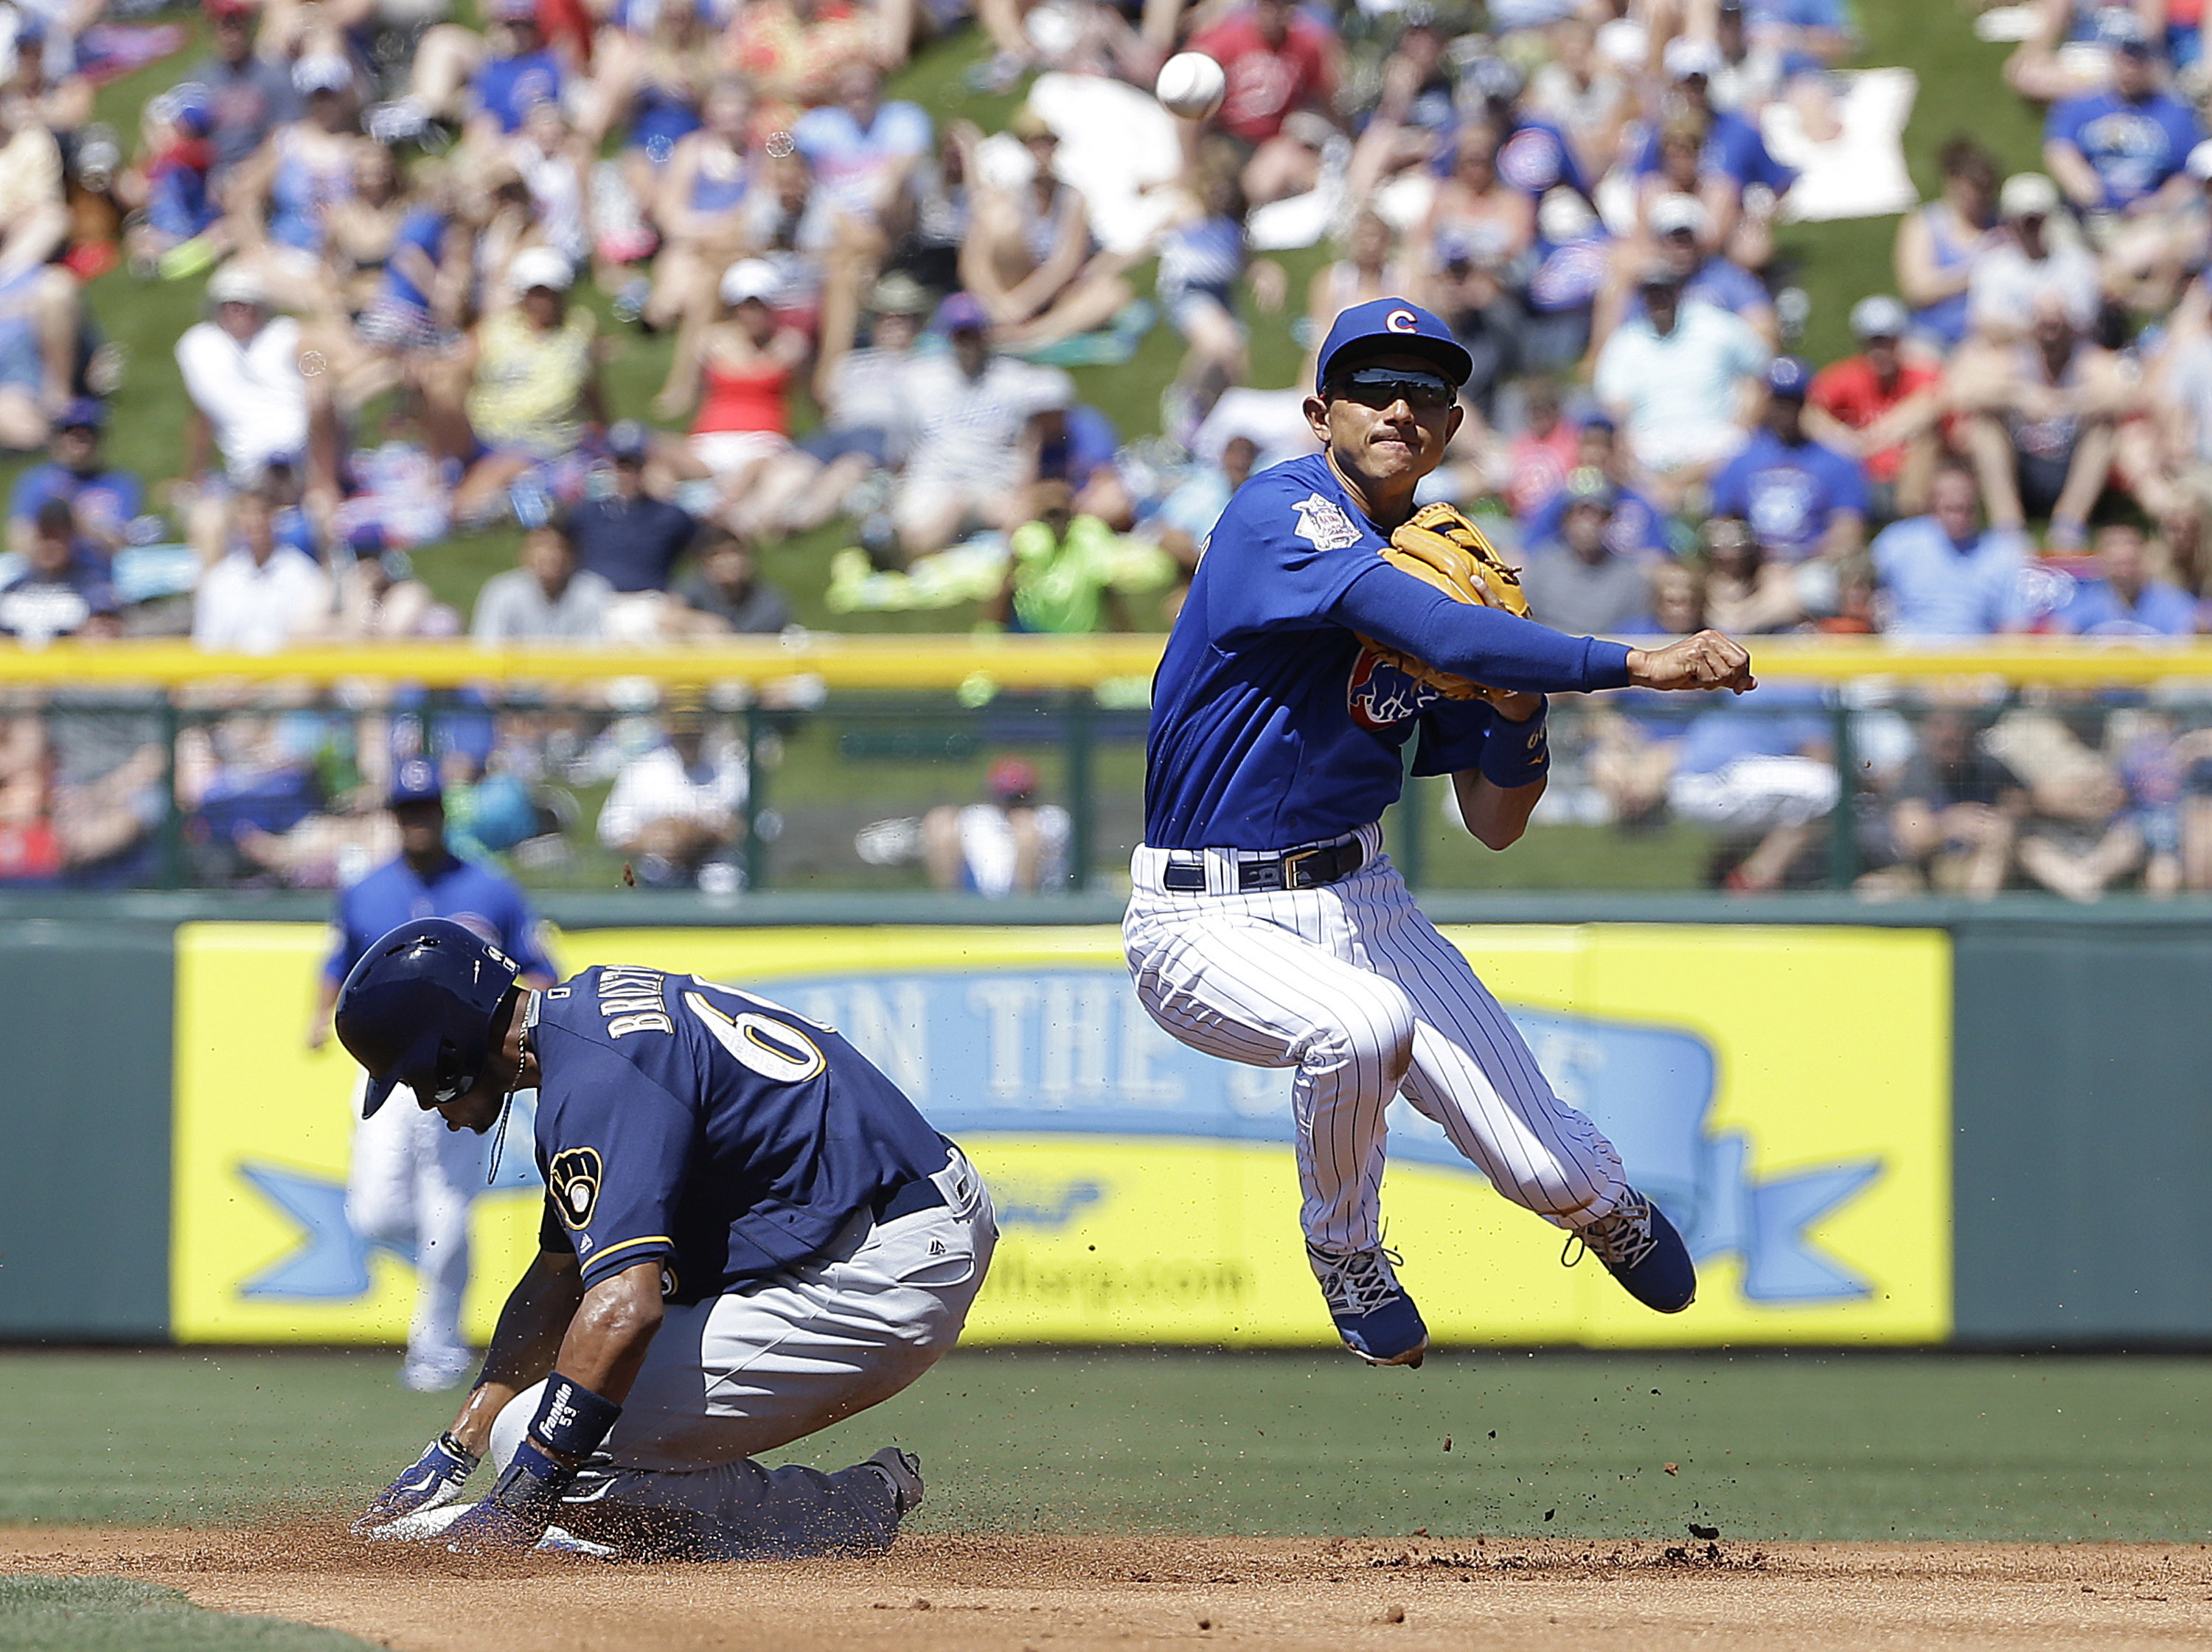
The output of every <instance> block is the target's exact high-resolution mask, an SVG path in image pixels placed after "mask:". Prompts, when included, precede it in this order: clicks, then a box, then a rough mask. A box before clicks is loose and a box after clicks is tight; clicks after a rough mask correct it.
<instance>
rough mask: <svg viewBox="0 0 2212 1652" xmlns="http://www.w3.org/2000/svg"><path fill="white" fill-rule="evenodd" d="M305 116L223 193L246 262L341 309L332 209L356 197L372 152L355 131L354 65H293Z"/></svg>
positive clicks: (319, 56) (245, 165) (242, 166)
mask: <svg viewBox="0 0 2212 1652" xmlns="http://www.w3.org/2000/svg"><path fill="white" fill-rule="evenodd" d="M292 88H293V90H294V92H295V93H296V94H298V97H299V100H300V115H299V118H297V119H295V120H289V121H286V122H284V123H283V125H280V126H278V127H277V128H276V131H273V132H271V133H270V137H269V141H268V142H267V143H264V144H263V145H262V146H261V148H260V149H257V150H256V151H254V153H253V154H252V155H250V156H248V157H247V158H246V160H244V161H240V163H239V165H238V166H237V167H236V168H234V171H233V173H232V175H231V181H230V183H229V185H228V187H227V188H226V190H225V191H224V197H223V198H224V203H225V205H226V206H227V208H228V222H229V225H230V228H231V232H232V234H233V236H234V240H235V242H236V245H237V246H238V249H239V255H240V257H241V258H245V259H246V261H247V263H248V264H250V265H251V267H252V268H254V269H256V270H258V271H260V272H261V274H262V275H263V276H264V278H265V279H266V280H268V281H269V282H271V283H272V284H275V285H281V286H282V287H283V289H284V290H285V291H286V292H288V293H291V292H301V293H305V292H307V291H309V290H312V291H313V293H314V296H315V299H316V301H317V305H316V306H308V305H304V304H301V303H299V302H295V303H294V304H292V305H291V306H290V307H291V308H293V309H295V310H301V309H306V308H310V307H319V306H320V305H322V304H325V303H327V304H329V305H331V306H334V305H335V304H336V302H337V292H336V289H335V288H333V287H331V285H330V276H329V272H328V270H327V269H326V267H325V264H324V261H323V242H324V237H325V229H326V221H327V219H328V216H329V214H330V210H331V208H332V207H333V206H334V205H336V204H337V203H338V202H340V201H343V200H345V199H347V198H349V197H350V196H351V195H352V194H353V192H354V177H355V173H356V168H357V167H359V165H360V163H361V156H362V150H363V149H366V148H367V147H368V140H367V139H366V138H363V137H362V136H361V135H360V133H359V131H358V130H357V127H356V121H357V118H358V112H359V104H358V100H356V97H355V96H354V75H353V65H352V64H349V63H348V62H347V61H346V60H345V58H342V57H340V56H338V55H337V53H335V52H311V53H310V54H308V55H307V56H306V57H304V58H301V59H300V60H299V61H298V62H297V63H295V64H293V65H292Z"/></svg>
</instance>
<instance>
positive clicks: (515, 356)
mask: <svg viewBox="0 0 2212 1652" xmlns="http://www.w3.org/2000/svg"><path fill="white" fill-rule="evenodd" d="M574 280H575V273H574V270H573V269H572V268H571V266H570V265H569V263H568V259H567V258H563V257H562V255H561V254H560V253H558V252H555V251H554V250H553V249H552V248H551V247H550V246H528V247H525V248H524V249H523V250H522V251H521V252H518V253H516V254H515V255H514V257H513V259H512V260H511V261H510V262H509V263H508V264H507V276H506V287H507V294H508V295H509V297H510V299H511V300H512V301H511V302H510V303H508V304H507V305H506V306H504V307H501V308H499V309H496V310H494V311H493V312H492V313H490V314H489V315H488V316H486V317H485V318H484V319H483V320H482V321H480V322H478V323H477V327H476V331H475V334H474V337H472V339H471V341H470V342H469V343H467V344H465V345H464V346H463V347H462V349H460V350H459V351H457V352H456V353H455V359H454V360H453V363H452V364H451V366H450V367H449V368H448V369H447V371H446V372H445V373H443V374H439V375H437V376H438V380H439V384H440V386H441V399H442V400H443V401H444V402H445V403H446V404H447V409H448V420H449V423H448V426H447V429H448V440H449V441H453V445H454V446H457V447H459V448H460V451H459V452H458V453H457V454H456V455H455V456H456V457H459V458H460V459H463V460H464V461H465V462H468V463H469V466H470V468H469V471H468V473H467V474H466V475H465V477H463V478H462V479H461V484H460V486H459V488H458V489H455V491H454V495H453V513H454V515H455V517H456V518H457V519H459V520H461V521H464V522H467V521H483V520H485V519H489V516H490V515H491V514H492V513H493V512H494V511H495V509H496V507H497V503H498V501H499V500H500V499H501V496H502V495H505V494H506V492H507V489H510V488H511V487H513V484H514V483H516V482H518V481H520V479H521V478H522V477H524V476H526V474H527V473H528V472H529V471H532V470H533V469H534V468H536V467H537V466H538V465H544V464H546V463H548V462H550V461H551V460H554V459H560V458H562V457H563V456H564V455H566V454H568V453H572V452H574V451H575V450H576V448H577V446H579V445H580V443H581V441H582V440H583V438H584V434H585V429H586V424H587V423H589V424H592V425H599V426H604V425H605V423H606V398H605V395H604V393H603V392H602V391H601V389H600V386H599V326H598V323H597V322H596V321H595V320H594V319H593V318H592V313H591V311H590V310H588V309H587V308H586V307H584V306H583V305H580V304H572V303H570V302H569V301H568V288H569V287H570V286H571V285H572V284H573V283H574ZM462 385H465V386H466V390H465V398H457V397H456V396H455V394H454V392H455V390H456V388H457V387H458V386H462ZM456 400H460V401H461V402H462V410H463V413H464V416H465V422H463V424H462V425H461V427H460V431H461V433H462V434H460V438H459V440H454V433H453V430H452V428H451V425H450V416H451V413H450V410H451V408H452V405H453V403H454V402H455V401H456ZM464 443H465V446H464V445H463V444H464Z"/></svg>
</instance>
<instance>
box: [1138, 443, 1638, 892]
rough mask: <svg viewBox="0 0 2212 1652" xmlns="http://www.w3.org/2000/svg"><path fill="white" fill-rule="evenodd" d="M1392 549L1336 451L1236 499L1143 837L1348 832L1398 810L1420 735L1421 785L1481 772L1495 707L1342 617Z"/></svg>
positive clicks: (1197, 591)
mask: <svg viewBox="0 0 2212 1652" xmlns="http://www.w3.org/2000/svg"><path fill="white" fill-rule="evenodd" d="M1385 543H1386V542H1385V540H1384V538H1383V536H1382V535H1381V534H1379V533H1377V532H1376V530H1375V526H1374V525H1373V524H1372V523H1370V521H1369V520H1368V519H1367V518H1366V517H1365V516H1364V515H1363V514H1361V513H1360V511H1359V507H1358V506H1357V505H1355V504H1354V503H1353V502H1352V496H1351V495H1350V494H1348V493H1347V492H1346V491H1345V488H1344V484H1343V483H1341V482H1340V481H1339V480H1338V478H1337V475H1336V472H1335V471H1333V470H1331V469H1330V468H1329V465H1328V457H1327V456H1326V455H1325V454H1318V453H1316V454H1313V455H1310V456H1309V457H1307V458H1304V459H1292V460H1291V461H1290V462H1289V463H1288V464H1285V465H1276V466H1274V467H1273V469H1271V470H1267V471H1261V472H1260V473H1259V474H1258V475H1257V476H1255V477H1253V478H1252V479H1251V480H1250V481H1249V482H1248V483H1245V484H1244V486H1243V487H1242V488H1241V489H1238V490H1237V495H1236V496H1235V497H1234V498H1233V499H1231V501H1229V507H1228V508H1227V509H1226V510H1225V511H1224V512H1223V513H1222V514H1221V519H1220V520H1219V521H1218V522H1217V523H1215V524H1214V527H1213V535H1212V538H1211V539H1210V540H1209V541H1208V542H1207V544H1206V555H1205V557H1204V559H1203V560H1202V561H1201V562H1200V563H1199V565H1198V573H1197V575H1196V577H1195V578H1194V580H1192V582H1191V588H1190V595H1189V596H1188V598H1187V599H1186V600H1185V601H1184V603H1183V607H1182V613H1181V614H1180V615H1178V616H1176V623H1175V629H1174V631H1173V633H1172V634H1171V635H1170V636H1169V638H1168V645H1167V650H1166V653H1164V655H1163V656H1162V657H1161V659H1160V668H1159V671H1158V675H1157V677H1155V678H1154V679H1153V683H1152V732H1151V737H1150V738H1149V740H1148V741H1147V743H1146V780H1145V841H1146V843H1148V844H1150V845H1151V846H1152V847H1154V848H1156V849H1205V848H1215V849H1284V848H1291V847H1296V846H1297V845H1299V844H1302V843H1313V842H1318V841H1322V840H1323V839H1327V838H1334V837H1340V836H1342V835H1344V834H1345V833H1346V832H1349V831H1352V830H1354V829H1358V828H1359V827H1361V826H1364V825H1367V824H1369V823H1371V822H1373V821H1375V820H1377V819H1379V818H1380V817H1382V814H1383V810H1385V809H1386V808H1388V807H1389V805H1391V804H1392V803H1394V802H1395V801H1396V800H1397V798H1398V793H1399V792H1400V790H1401V787H1403V785H1404V783H1405V766H1404V760H1403V757H1402V756H1401V752H1402V748H1403V747H1404V745H1405V744H1406V741H1407V739H1408V738H1411V737H1412V735H1413V733H1414V732H1415V731H1416V730H1418V731H1419V733H1420V736H1421V744H1420V746H1419V749H1418V750H1417V752H1416V756H1415V761H1414V764H1413V772H1414V773H1415V774H1448V773H1450V772H1452V771H1454V770H1455V769H1462V768H1473V767H1474V764H1475V761H1476V759H1477V758H1478V757H1479V756H1480V755H1481V751H1482V745H1483V742H1484V740H1485V739H1486V738H1487V736H1488V733H1489V731H1490V729H1491V727H1492V724H1493V723H1494V722H1495V721H1496V714H1495V713H1494V712H1492V709H1491V707H1490V705H1489V702H1488V701H1482V700H1449V699H1447V698H1445V697H1444V696H1443V695H1442V694H1441V693H1439V692H1438V691H1437V689H1433V688H1431V687H1430V686H1429V685H1428V684H1426V683H1422V682H1420V681H1419V680H1418V679H1416V678H1414V677H1411V676H1409V675H1407V673H1406V672H1405V671H1402V670H1401V669H1399V668H1398V667H1397V666H1395V665H1391V664H1389V663H1388V662H1387V661H1385V660H1384V659H1382V658H1380V657H1379V656H1378V655H1377V653H1376V650H1374V649H1372V648H1370V647H1365V646H1364V645H1363V644H1362V643H1361V642H1360V641H1359V638H1358V636H1357V635H1354V634H1353V633H1352V631H1351V630H1350V629H1346V627H1345V626H1344V625H1342V624H1340V623H1338V622H1337V621H1335V620H1334V619H1332V618H1331V617H1330V610H1332V609H1334V607H1335V606H1336V604H1337V603H1338V601H1339V599H1340V598H1342V597H1343V596H1344V594H1345V592H1346V590H1348V589H1349V588H1350V587H1351V586H1352V582H1353V581H1354V580H1358V578H1359V577H1360V576H1361V575H1362V574H1367V573H1369V572H1370V571H1372V570H1373V569H1374V568H1376V565H1377V560H1378V557H1379V556H1380V554H1381V551H1382V550H1383V545H1384V544H1385ZM1406 582H1407V585H1409V586H1411V585H1413V584H1414V583H1415V582H1414V581H1413V580H1411V579H1410V578H1407V581H1406ZM1421 589H1422V590H1424V591H1425V590H1426V587H1421ZM1561 642H1562V644H1563V645H1564V644H1565V639H1561ZM1563 652H1565V653H1571V654H1572V655H1573V657H1574V658H1576V659H1580V658H1581V652H1580V651H1579V650H1572V649H1564V648H1563ZM1577 686H1597V684H1596V683H1589V684H1586V685H1585V684H1578V685H1577Z"/></svg>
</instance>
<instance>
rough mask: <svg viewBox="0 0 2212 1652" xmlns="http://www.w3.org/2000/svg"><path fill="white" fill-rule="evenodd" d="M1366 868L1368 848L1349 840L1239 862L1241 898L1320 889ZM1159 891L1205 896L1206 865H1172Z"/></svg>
mask: <svg viewBox="0 0 2212 1652" xmlns="http://www.w3.org/2000/svg"><path fill="white" fill-rule="evenodd" d="M1366 864H1367V846H1366V845H1365V844H1364V843H1363V842H1361V841H1359V840H1358V838H1356V837H1354V838H1347V839H1346V841H1343V842H1341V843H1324V844H1323V845H1322V847H1319V848H1317V849H1292V850H1291V852H1290V853H1288V854H1277V855H1270V856H1269V857H1268V858H1267V859H1265V860H1240V861H1238V862H1237V892H1238V893H1239V894H1241V895H1252V894H1255V893H1258V892H1259V891H1261V890H1294V889H1320V888H1321V887H1322V885H1324V884H1334V883H1335V882H1337V881H1338V880H1339V879H1340V878H1349V877H1351V876H1352V873H1354V872H1358V870H1359V869H1360V868H1361V867H1362V866H1364V865H1366ZM1160 887H1161V888H1163V889H1171V890H1176V891H1177V892H1179V893H1182V894H1203V893H1205V890H1206V865H1205V863H1204V862H1203V861H1197V862H1193V861H1176V860H1170V861H1169V862H1168V864H1167V866H1166V868H1165V870H1164V871H1163V872H1161V873H1160Z"/></svg>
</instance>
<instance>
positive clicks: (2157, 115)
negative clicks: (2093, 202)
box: [2043, 90, 2204, 211]
mask: <svg viewBox="0 0 2212 1652" xmlns="http://www.w3.org/2000/svg"><path fill="white" fill-rule="evenodd" d="M2043 136H2044V138H2045V142H2048V143H2070V144H2072V145H2073V146H2074V147H2075V149H2079V150H2080V151H2081V157H2082V159H2083V160H2085V161H2087V162H2088V163H2089V166H2090V168H2091V169H2092V170H2093V171H2094V172H2095V173H2096V174H2097V178H2098V181H2099V182H2100V183H2101V184H2103V185H2104V186H2105V198H2104V201H2103V203H2102V204H2104V205H2105V206H2106V207H2109V208H2112V210H2115V211H2118V210H2121V209H2123V208H2126V207H2130V206H2133V205H2134V204H2135V203H2136V202H2137V201H2140V200H2142V198H2143V197H2146V196H2149V195H2155V194H2157V193H2158V191H2159V190H2160V188H2161V187H2163V186H2164V185H2165V183H2166V179H2169V178H2172V177H2173V176H2174V175H2175V174H2176V173H2179V172H2180V171H2181V170H2182V167H2183V166H2184V165H2185V163H2186V161H2188V159H2189V152H2190V150H2191V149H2194V148H2196V146H2197V143H2198V142H2199V141H2200V140H2201V139H2202V138H2203V136H2204V129H2203V127H2202V126H2200V125H2197V113H2196V111H2194V110H2193V109H2191V107H2190V106H2188V105H2187V104H2185V103H2184V102H2183V101H2181V100H2180V99H2179V98H2177V97H2174V96H2172V94H2168V93H2165V92H2154V93H2153V94H2151V95H2150V96H2148V97H2147V98H2145V99H2143V100H2142V101H2141V102H2134V101H2131V100H2129V99H2127V98H2124V97H2122V96H2121V95H2120V94H2118V92H2114V91H2110V90H2106V91H2102V92H2092V93H2089V94H2087V95H2086V96H2083V97H2078V98H2068V99H2066V100H2063V102H2060V103H2057V104H2055V105H2053V106H2051V113H2050V115H2049V116H2048V117H2047V118H2045V121H2044V125H2043Z"/></svg>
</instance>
